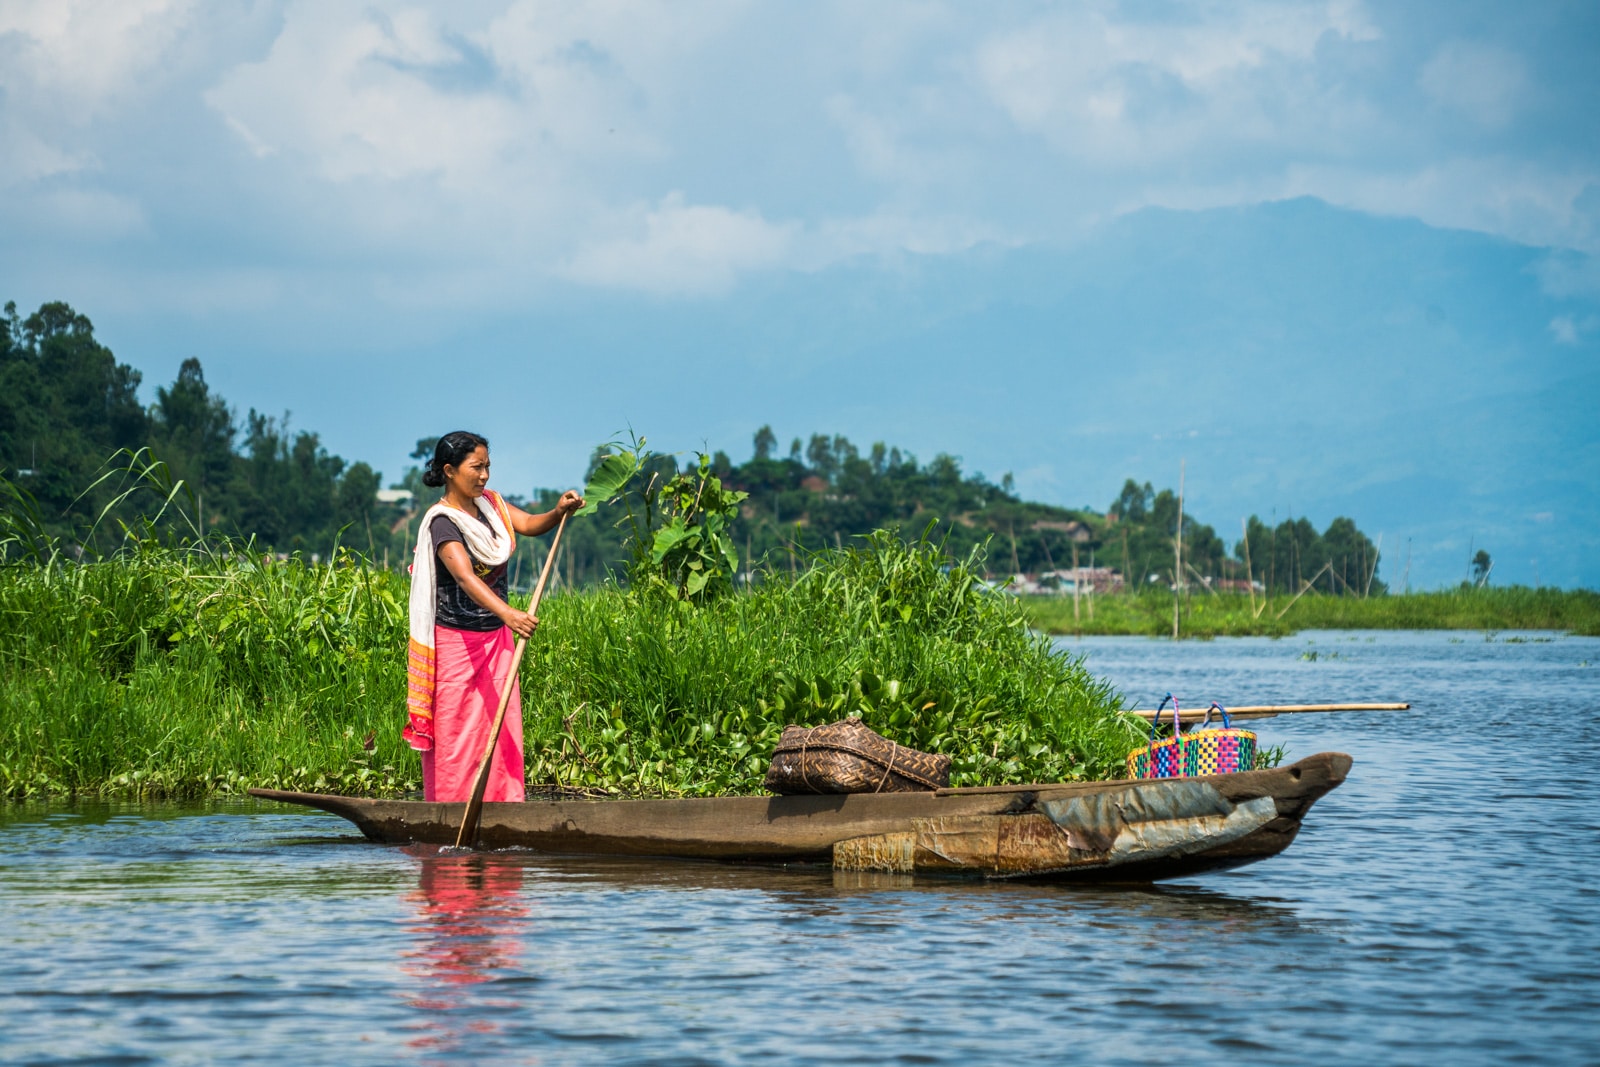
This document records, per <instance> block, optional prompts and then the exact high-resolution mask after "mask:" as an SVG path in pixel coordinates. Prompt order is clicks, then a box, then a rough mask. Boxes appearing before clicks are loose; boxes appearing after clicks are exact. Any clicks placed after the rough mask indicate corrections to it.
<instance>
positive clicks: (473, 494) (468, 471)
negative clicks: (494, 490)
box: [444, 445, 489, 500]
mask: <svg viewBox="0 0 1600 1067" xmlns="http://www.w3.org/2000/svg"><path fill="white" fill-rule="evenodd" d="M444 480H445V484H446V485H447V486H448V487H449V488H451V489H453V490H455V491H456V492H457V493H459V494H460V495H461V496H464V497H467V498H469V499H472V500H476V499H477V498H478V497H480V496H482V495H483V487H484V486H486V485H488V484H489V450H488V449H487V448H485V447H484V446H483V445H479V446H478V447H477V448H474V449H473V450H472V453H471V454H470V455H468V456H467V458H466V459H464V460H462V461H461V466H459V467H452V466H451V465H450V464H448V463H446V464H445V465H444Z"/></svg>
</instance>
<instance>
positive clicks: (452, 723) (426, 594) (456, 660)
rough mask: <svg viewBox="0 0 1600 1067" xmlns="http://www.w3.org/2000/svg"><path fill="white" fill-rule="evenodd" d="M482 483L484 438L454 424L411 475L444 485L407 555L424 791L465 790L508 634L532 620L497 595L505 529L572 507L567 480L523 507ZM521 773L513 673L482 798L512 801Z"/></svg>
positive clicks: (509, 647)
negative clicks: (541, 502)
mask: <svg viewBox="0 0 1600 1067" xmlns="http://www.w3.org/2000/svg"><path fill="white" fill-rule="evenodd" d="M488 482H489V442H488V441H486V440H485V439H484V438H482V437H480V436H478V435H477V434H475V433H468V432H466V431H465V430H458V431H456V432H455V433H448V434H445V435H444V436H443V437H441V438H439V443H438V445H436V446H435V448H434V451H433V458H432V459H431V460H429V461H428V466H427V469H426V470H425V471H424V472H423V474H422V484H423V485H426V486H431V487H434V488H440V487H442V488H443V489H444V496H443V498H441V499H440V500H439V502H438V503H437V504H435V505H433V507H431V508H429V509H428V511H427V513H426V514H425V515H423V516H422V527H421V529H419V530H418V531H417V549H416V557H415V560H414V562H413V563H412V565H411V640H410V647H409V650H408V653H407V657H406V664H407V672H406V673H407V694H406V710H407V712H408V713H409V719H410V721H409V722H408V723H407V724H406V728H405V731H404V737H405V739H406V741H407V742H409V743H410V745H411V747H412V748H414V749H416V750H417V751H419V752H421V753H422V795H423V799H424V800H436V801H463V800H467V799H468V798H469V797H470V795H471V793H472V783H473V779H474V778H475V777H476V775H477V772H478V761H479V760H481V759H482V758H483V751H484V748H485V747H486V746H487V744H488V741H489V728H490V727H491V726H493V725H494V716H495V711H496V710H497V709H498V707H499V701H500V687H501V685H503V684H504V682H505V678H506V672H507V671H508V670H510V668H511V659H512V651H513V648H514V645H515V636H516V635H519V634H520V635H521V636H523V637H527V636H529V635H531V634H532V633H533V630H534V627H536V626H538V625H539V620H538V619H537V618H535V617H533V616H532V615H529V614H528V613H527V612H525V611H518V610H517V609H516V608H514V607H512V606H511V605H510V604H508V603H507V602H506V592H507V585H508V583H507V580H506V578H507V576H506V563H507V561H509V560H510V559H511V553H512V551H513V550H514V549H515V548H516V535H517V534H522V535H523V536H525V537H537V536H538V535H539V534H542V533H545V532H546V531H548V530H550V529H552V528H554V527H555V525H556V523H557V522H559V521H560V519H561V516H562V515H564V514H570V513H571V512H573V511H576V510H577V509H578V508H581V507H583V498H582V497H581V496H579V495H578V494H577V493H576V492H574V491H572V490H568V491H567V492H565V493H563V494H562V495H561V500H560V501H559V502H558V503H557V504H556V506H555V507H554V508H552V509H551V510H549V511H547V512H545V513H544V514H542V515H530V514H528V513H527V512H525V511H523V510H522V509H521V508H519V507H516V506H514V505H512V504H509V503H507V502H506V500H505V498H504V497H502V496H501V495H500V494H499V493H496V492H494V491H493V490H492V489H489V488H487V485H488ZM522 774H523V765H522V693H521V687H520V686H519V685H517V684H515V683H513V685H512V689H511V702H510V704H509V705H508V706H507V708H506V721H505V726H504V728H503V729H502V730H501V732H500V737H499V740H498V742H497V744H496V747H495V754H494V760H493V763H492V766H491V768H490V772H489V785H488V788H487V789H486V790H485V792H484V799H485V800H510V801H519V800H522V799H523V784H522Z"/></svg>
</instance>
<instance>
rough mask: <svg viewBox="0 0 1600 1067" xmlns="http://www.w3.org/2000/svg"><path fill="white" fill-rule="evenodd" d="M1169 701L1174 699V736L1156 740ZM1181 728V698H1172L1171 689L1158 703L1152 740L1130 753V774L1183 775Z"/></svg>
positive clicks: (1151, 723)
mask: <svg viewBox="0 0 1600 1067" xmlns="http://www.w3.org/2000/svg"><path fill="white" fill-rule="evenodd" d="M1168 701H1171V703H1172V736H1171V737H1169V738H1167V739H1166V740H1164V741H1157V740H1156V731H1157V729H1159V728H1160V726H1161V712H1162V710H1163V709H1165V708H1166V706H1167V703H1168ZM1182 728H1183V727H1182V723H1181V722H1180V721H1179V718H1178V702H1177V701H1176V700H1173V698H1172V694H1171V693H1168V694H1167V695H1166V696H1164V697H1162V698H1161V703H1160V705H1158V706H1157V707H1156V717H1155V718H1154V719H1151V720H1150V743H1149V744H1148V745H1145V746H1144V747H1143V748H1136V749H1134V750H1133V751H1132V752H1130V753H1128V777H1129V778H1181V777H1183V742H1182V740H1180V737H1179V731H1180V730H1182Z"/></svg>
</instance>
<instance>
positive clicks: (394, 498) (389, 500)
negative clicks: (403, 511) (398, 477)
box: [378, 489, 413, 508]
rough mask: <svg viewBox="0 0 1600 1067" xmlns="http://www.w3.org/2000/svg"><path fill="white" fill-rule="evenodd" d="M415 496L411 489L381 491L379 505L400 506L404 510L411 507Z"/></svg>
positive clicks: (379, 491) (379, 492)
mask: <svg viewBox="0 0 1600 1067" xmlns="http://www.w3.org/2000/svg"><path fill="white" fill-rule="evenodd" d="M412 499H413V494H412V492H411V490H409V489H379V490H378V503H380V504H399V505H400V506H401V507H403V508H409V507H411V501H412Z"/></svg>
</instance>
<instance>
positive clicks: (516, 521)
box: [451, 489, 583, 574]
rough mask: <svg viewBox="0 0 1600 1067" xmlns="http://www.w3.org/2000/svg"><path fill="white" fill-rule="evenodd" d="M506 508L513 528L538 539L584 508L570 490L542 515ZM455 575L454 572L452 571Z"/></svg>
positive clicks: (578, 498) (510, 504)
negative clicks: (566, 516) (564, 516)
mask: <svg viewBox="0 0 1600 1067" xmlns="http://www.w3.org/2000/svg"><path fill="white" fill-rule="evenodd" d="M506 507H508V508H510V509H511V528H512V529H513V530H516V531H517V533H519V534H521V535H522V536H524V537H538V536H539V535H540V534H542V533H549V532H550V531H551V530H553V529H555V528H556V523H558V522H560V521H561V516H562V515H567V514H571V513H572V512H574V511H577V510H578V509H579V508H581V507H583V497H582V496H580V495H579V494H578V491H577V490H576V489H568V490H567V491H566V492H565V493H562V494H561V499H560V500H558V501H557V502H556V506H555V507H553V508H551V509H550V510H549V511H546V512H544V513H543V514H540V515H530V514H528V513H527V512H526V511H523V510H522V509H521V508H519V507H517V506H516V505H515V504H512V503H511V502H510V501H507V502H506ZM451 573H452V574H454V573H455V572H454V571H451Z"/></svg>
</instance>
